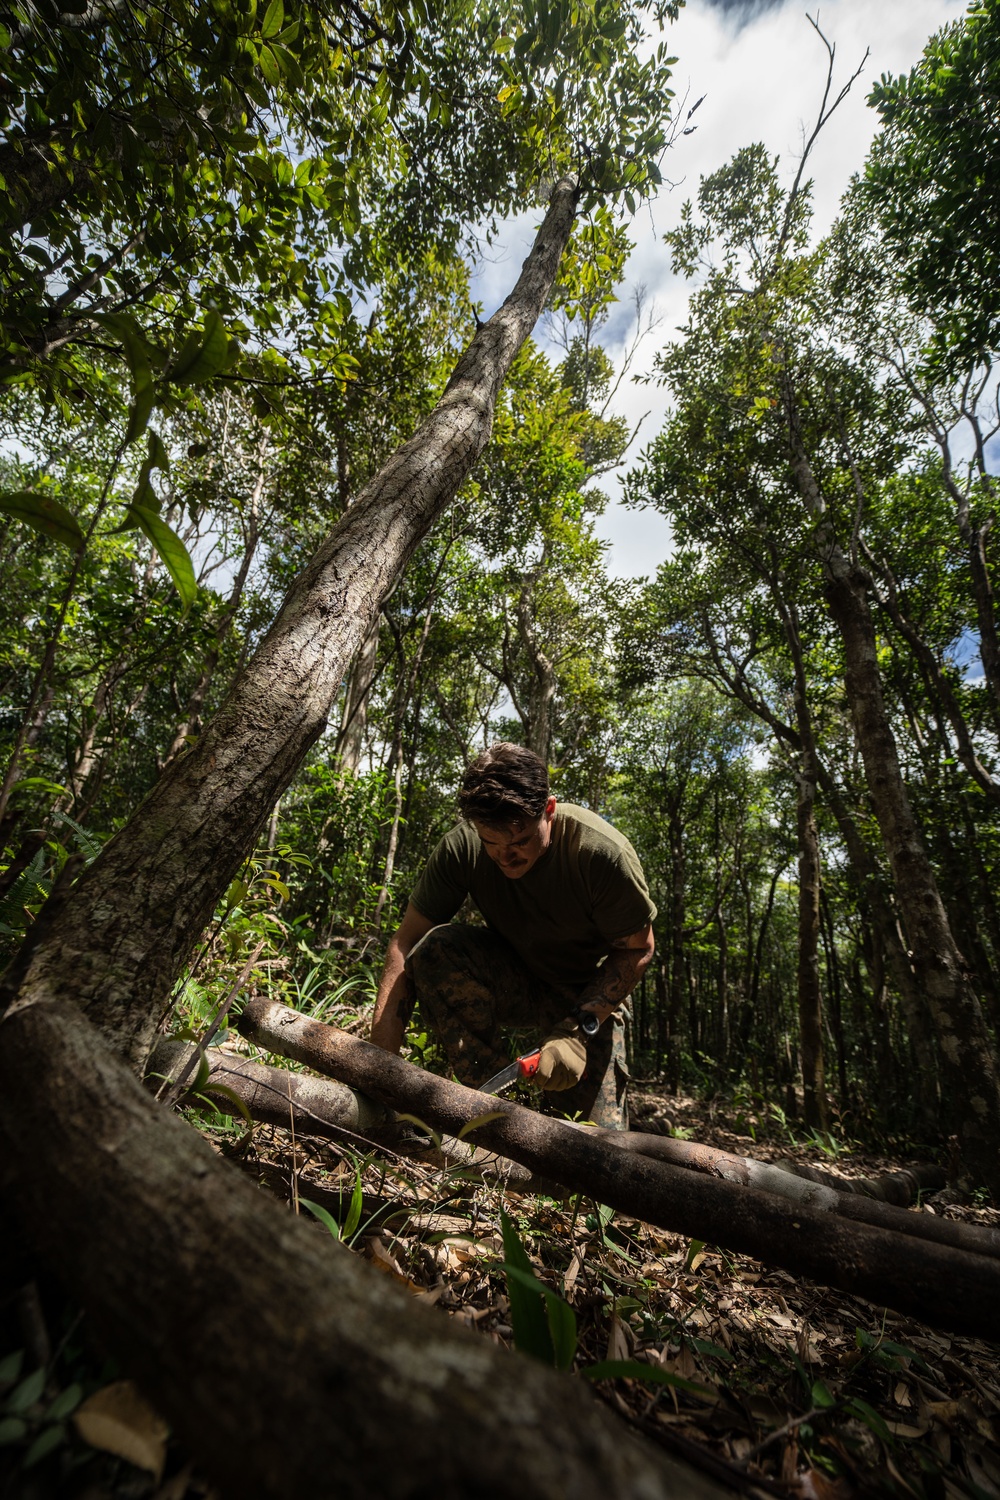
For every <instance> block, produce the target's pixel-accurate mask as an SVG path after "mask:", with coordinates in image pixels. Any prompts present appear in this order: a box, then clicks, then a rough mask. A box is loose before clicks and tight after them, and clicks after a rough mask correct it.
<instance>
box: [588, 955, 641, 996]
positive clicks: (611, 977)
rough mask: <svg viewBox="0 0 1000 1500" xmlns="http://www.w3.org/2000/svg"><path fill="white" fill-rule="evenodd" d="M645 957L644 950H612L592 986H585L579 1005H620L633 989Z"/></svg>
mask: <svg viewBox="0 0 1000 1500" xmlns="http://www.w3.org/2000/svg"><path fill="white" fill-rule="evenodd" d="M646 956H647V955H646V950H645V949H644V948H616V949H612V951H611V952H610V953H609V954H608V956H607V958H606V959H605V961H604V963H603V965H602V966H601V971H600V973H599V974H598V976H597V978H596V979H595V980H594V982H593V984H589V985H588V986H587V991H586V994H585V995H584V996H583V999H582V1002H581V1003H582V1004H584V1005H589V1004H593V1003H596V1004H598V1005H620V1004H621V1002H622V1001H623V1000H624V999H626V997H627V996H629V995H631V993H632V991H633V990H634V989H635V986H636V982H637V980H638V978H639V975H640V973H641V972H642V969H643V968H644V967H645V965H644V962H643V960H644V959H645V958H646Z"/></svg>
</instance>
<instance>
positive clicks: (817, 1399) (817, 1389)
mask: <svg viewBox="0 0 1000 1500" xmlns="http://www.w3.org/2000/svg"><path fill="white" fill-rule="evenodd" d="M810 1394H811V1396H812V1404H813V1406H820V1407H822V1408H823V1409H824V1410H826V1408H828V1407H830V1406H836V1404H837V1401H836V1397H834V1396H831V1394H830V1392H829V1391H828V1390H827V1388H826V1386H825V1385H824V1384H823V1382H822V1380H817V1381H815V1382H814V1383H813V1387H812V1391H811V1392H810Z"/></svg>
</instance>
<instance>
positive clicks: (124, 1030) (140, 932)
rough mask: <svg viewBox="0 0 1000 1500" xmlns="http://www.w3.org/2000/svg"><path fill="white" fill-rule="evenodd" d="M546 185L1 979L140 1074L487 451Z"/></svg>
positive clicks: (536, 263) (554, 249)
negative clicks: (233, 891)
mask: <svg viewBox="0 0 1000 1500" xmlns="http://www.w3.org/2000/svg"><path fill="white" fill-rule="evenodd" d="M575 200H576V192H575V187H574V186H573V185H572V184H571V183H567V182H561V183H559V184H558V185H557V186H556V188H555V189H554V190H553V194H552V199H551V203H550V206H549V210H548V213H547V214H546V216H545V220H544V222H543V224H542V226H541V228H540V229H539V231H538V234H537V236H536V240H535V244H534V247H533V249H532V251H531V254H530V255H529V256H528V259H527V260H526V261H525V264H524V268H523V270H522V272H521V276H520V278H519V280H518V282H517V285H516V287H515V288H514V291H513V292H512V293H511V295H510V296H509V297H508V298H507V301H506V302H505V303H504V305H503V306H502V307H501V308H500V309H499V311H498V312H496V313H495V314H494V315H493V317H492V318H491V319H490V320H489V322H488V323H486V324H484V325H483V326H482V327H481V328H480V329H479V330H478V331H477V333H476V336H475V338H474V339H473V340H472V343H471V344H470V346H469V348H468V349H467V350H466V352H465V354H464V355H463V356H462V358H461V359H460V360H459V362H458V365H457V367H456V369H455V371H454V374H453V375H452V377H451V379H450V381H449V382H448V385H447V388H446V390H445V392H444V394H443V396H442V398H441V400H440V401H439V403H438V405H437V406H436V407H435V409H434V411H433V412H431V413H430V415H429V416H428V417H427V418H425V420H424V422H423V423H422V424H421V426H420V427H419V428H418V430H417V432H416V433H415V434H414V436H413V437H412V438H410V439H409V441H408V442H406V443H404V444H403V445H402V446H401V447H400V448H399V449H398V450H397V452H396V453H395V454H394V455H393V456H392V458H390V459H389V461H388V462H387V463H386V465H385V467H384V468H383V469H382V471H381V473H380V474H378V475H377V476H376V477H375V479H373V480H372V481H371V483H370V484H368V485H367V486H366V487H365V489H364V490H362V492H361V493H360V495H359V496H358V498H357V500H356V501H355V503H354V504H353V505H351V506H350V507H349V508H348V510H347V511H346V512H345V514H344V515H343V516H342V517H341V518H340V520H339V521H338V523H337V525H336V526H335V527H334V529H333V531H332V532H331V533H330V535H329V536H328V537H327V539H326V541H324V542H323V543H322V545H321V546H320V548H319V550H318V551H317V553H316V554H315V556H314V557H313V559H312V560H311V562H310V563H309V564H308V566H307V567H306V568H305V570H304V571H303V572H302V573H301V574H300V575H299V577H298V578H297V579H296V580H295V582H294V583H293V584H292V587H291V589H290V591H289V594H288V596H287V598H286V599H285V602H284V604H283V605H282V608H281V610H280V612H279V614H278V617H277V619H276V620H275V621H274V624H273V625H272V626H271V629H270V630H269V631H268V633H267V635H266V636H265V638H264V640H263V641H262V642H261V644H260V646H259V648H258V649H257V651H256V653H255V655H254V656H253V658H252V659H251V661H250V662H249V663H248V664H247V665H246V667H245V668H244V669H243V670H242V671H241V672H240V673H239V674H238V676H237V678H236V680H235V681H234V683H233V686H232V688H231V689H230V691H229V694H228V696H227V697H226V699H225V701H224V703H223V704H222V706H221V708H220V709H219V711H218V713H217V715H216V717H215V719H214V720H213V722H212V723H211V724H210V725H209V726H208V727H207V729H206V730H205V731H204V733H203V734H202V735H201V736H200V737H199V739H198V741H197V743H196V744H195V745H194V747H193V748H192V749H191V751H190V752H189V753H188V754H187V755H183V756H178V757H177V758H176V759H175V760H174V761H172V762H171V764H170V766H169V767H168V768H167V770H166V771H165V772H164V774H163V776H161V777H160V779H159V781H158V782H157V784H156V786H155V787H154V789H153V791H152V792H151V793H150V795H149V796H148V797H147V798H146V800H145V802H143V803H142V805H141V806H140V807H139V809H137V811H136V813H135V814H134V816H133V817H132V819H131V820H130V821H129V823H128V824H127V825H126V827H125V828H124V829H123V830H122V831H121V832H120V833H119V834H117V835H116V837H115V838H114V839H112V840H111V841H110V843H108V844H107V845H105V847H104V849H103V851H102V853H101V855H100V857H99V858H98V859H97V860H95V861H94V863H93V864H92V865H90V866H89V867H88V869H87V870H86V871H85V873H84V874H83V876H82V877H81V879H80V880H79V882H78V883H77V885H76V886H75V887H74V889H73V891H72V892H71V893H70V895H69V896H68V898H67V901H66V903H65V905H64V907H63V908H62V910H61V911H60V913H59V918H58V922H55V923H52V924H50V925H49V930H46V929H45V928H43V929H42V930H41V931H39V932H37V933H36V935H35V942H34V945H33V947H32V949H31V951H30V952H29V953H26V954H25V955H24V956H23V957H22V958H21V960H20V961H19V962H16V963H15V965H14V966H12V969H11V970H9V971H8V974H7V976H5V990H4V994H3V998H4V1000H6V1001H9V1000H12V999H14V996H15V994H16V995H17V1003H18V1005H19V1006H20V1007H24V1006H25V1005H30V1004H32V1003H35V1002H38V1001H41V1000H43V999H45V998H47V997H50V996H52V995H53V994H58V993H60V992H63V991H64V990H66V991H68V992H69V993H72V994H73V995H74V997H75V998H76V999H77V1000H78V1002H79V1004H80V1005H81V1006H82V1008H83V1009H84V1010H85V1012H86V1013H87V1014H88V1015H89V1016H90V1017H91V1018H92V1019H93V1020H94V1021H95V1022H96V1023H97V1024H98V1025H99V1026H100V1027H101V1029H102V1030H103V1031H104V1033H105V1035H106V1036H107V1037H108V1039H109V1041H110V1043H111V1045H112V1046H113V1047H115V1048H118V1049H120V1050H121V1051H122V1052H123V1053H125V1054H126V1055H127V1056H128V1057H129V1058H130V1059H131V1060H132V1062H133V1065H134V1066H136V1067H140V1066H141V1064H142V1061H143V1058H144V1056H145V1053H146V1051H147V1050H148V1046H149V1043H150V1040H151V1038H152V1036H153V1034H154V1031H155V1027H156V1024H157V1020H158V1015H159V1011H160V1009H161V1007H162V1004H163V1002H164V999H165V997H166V995H167V994H168V993H169V990H170V986H171V985H172V983H173V981H174V979H175V978H176V976H177V974H178V972H179V971H180V969H181V968H182V966H183V964H184V962H185V960H186V958H187V955H188V953H189V951H190V947H191V943H192V941H193V939H194V937H195V936H196V934H197V933H198V932H200V931H201V929H202V928H203V927H204V926H205V923H206V922H207V921H208V919H209V917H210V915H211V913H212V910H213V908H214V906H215V903H216V901H217V899H218V897H219V895H220V893H221V892H222V891H223V890H224V889H225V888H226V885H227V884H228V882H229V881H230V880H231V879H232V877H233V875H234V874H235V873H236V871H237V870H238V869H239V867H240V865H241V864H242V862H243V861H244V860H245V858H246V856H247V854H248V853H249V851H250V850H251V849H252V848H253V846H254V844H255V843H256V841H257V839H258V837H259V835H260V832H261V829H262V827H263V825H264V823H265V821H266V819H267V817H268V814H269V813H270V811H271V808H272V807H273V806H274V804H275V802H276V801H277V799H278V797H279V796H280V795H281V793H282V792H283V791H284V789H285V787H286V786H287V785H288V784H289V782H290V781H291V778H292V777H293V776H294V774H295V772H296V770H297V769H298V767H299V765H300V764H301V763H302V760H303V758H304V756H305V755H306V753H307V752H308V750H309V747H310V746H311V745H312V744H313V743H314V742H315V741H316V739H317V738H318V737H319V735H320V734H321V733H322V732H323V730H324V728H325V726H326V719H327V715H328V713H329V710H330V705H331V702H332V700H333V698H334V696H335V694H336V692H337V690H338V688H339V687H340V684H341V682H342V680H343V675H344V669H345V667H346V665H347V663H348V661H349V660H350V658H351V656H352V655H353V654H354V653H355V652H356V650H357V648H358V646H359V645H360V643H361V641H362V639H363V638H364V636H365V634H366V633H367V631H368V630H369V628H370V626H371V622H372V620H373V619H374V617H375V614H376V612H377V610H378V608H379V606H380V603H381V601H382V599H383V597H384V596H385V594H386V593H387V592H388V590H389V588H390V587H391V585H392V583H393V581H394V580H395V578H396V577H397V576H398V574H399V571H400V570H401V569H402V568H403V567H404V566H405V564H406V562H407V560H408V559H409V557H410V556H411V554H412V552H413V550H414V548H415V547H416V546H417V544H418V542H419V541H420V539H421V537H422V536H423V535H424V534H425V532H426V531H427V529H428V527H429V526H430V525H431V524H432V523H433V521H434V520H435V519H436V517H437V516H438V515H440V513H441V512H442V511H443V510H444V509H445V508H446V507H447V505H448V504H449V503H450V502H451V500H452V498H453V497H454V495H455V493H456V491H457V489H458V487H459V485H460V484H461V483H462V481H463V480H464V478H465V476H466V475H467V474H468V472H469V470H470V469H471V467H472V465H473V464H474V463H475V461H476V459H477V458H478V457H479V455H480V453H481V452H482V451H483V448H484V447H485V445H486V443H487V442H488V440H489V437H490V432H491V426H492V418H493V411H494V407H495V402H496V398H497V394H498V392H499V389H500V385H501V383H502V381H503V379H504V377H505V375H506V373H507V370H508V369H509V367H510V364H511V361H512V360H513V358H514V356H515V355H516V353H517V351H518V349H519V348H520V347H521V345H522V343H523V342H524V339H525V338H526V337H527V336H528V334H529V333H530V331H531V329H532V327H533V326H534V323H535V321H536V319H537V317H538V315H539V313H540V312H541V310H542V308H543V306H544V304H545V299H546V297H547V296H548V292H549V289H550V287H551V285H552V282H553V279H554V277H555V274H556V272H557V270H558V266H559V261H560V258H561V256H562V251H563V248H564V246H565V243H566V238H567V236H568V234H569V231H570V228H571V226H572V223H573V218H574V214H575Z"/></svg>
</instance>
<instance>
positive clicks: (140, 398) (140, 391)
mask: <svg viewBox="0 0 1000 1500" xmlns="http://www.w3.org/2000/svg"><path fill="white" fill-rule="evenodd" d="M155 401H156V387H155V386H154V385H152V384H150V385H144V386H138V387H137V388H136V393H135V400H134V401H133V402H132V405H131V406H130V407H129V409H128V426H127V427H126V429H125V444H126V447H127V446H129V445H130V444H132V443H134V442H137V441H138V439H139V438H141V437H142V435H143V433H144V432H145V431H146V428H147V427H148V426H149V419H150V417H151V416H152V415H153V405H154V403H155Z"/></svg>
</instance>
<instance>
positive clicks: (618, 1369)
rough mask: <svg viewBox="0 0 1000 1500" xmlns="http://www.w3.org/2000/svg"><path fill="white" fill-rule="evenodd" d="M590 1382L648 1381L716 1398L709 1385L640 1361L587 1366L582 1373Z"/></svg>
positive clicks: (625, 1360)
mask: <svg viewBox="0 0 1000 1500" xmlns="http://www.w3.org/2000/svg"><path fill="white" fill-rule="evenodd" d="M580 1374H581V1375H586V1377H587V1379H588V1380H648V1381H649V1382H650V1383H651V1384H652V1385H672V1386H674V1387H675V1388H676V1389H677V1390H679V1391H691V1392H692V1393H693V1394H694V1395H696V1396H714V1395H715V1392H714V1391H713V1390H710V1389H709V1387H708V1386H707V1385H698V1384H697V1383H696V1382H695V1381H693V1380H684V1379H682V1377H681V1376H680V1375H674V1374H673V1373H672V1372H671V1371H670V1370H664V1369H662V1368H661V1367H660V1366H659V1365H646V1364H643V1363H642V1361H641V1360H638V1359H602V1360H601V1362H600V1364H596V1365H585V1366H584V1368H583V1369H582V1370H581V1371H580Z"/></svg>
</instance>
